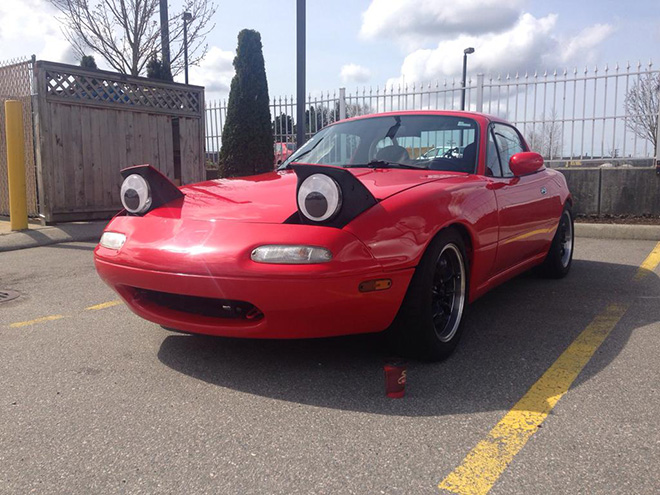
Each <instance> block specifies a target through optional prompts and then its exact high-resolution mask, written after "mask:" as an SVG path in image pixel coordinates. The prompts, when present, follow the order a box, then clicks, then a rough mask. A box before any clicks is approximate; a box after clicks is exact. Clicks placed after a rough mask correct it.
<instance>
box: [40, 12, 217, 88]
mask: <svg viewBox="0 0 660 495" xmlns="http://www.w3.org/2000/svg"><path fill="white" fill-rule="evenodd" d="M49 1H50V3H52V4H53V5H54V6H55V7H56V8H57V9H58V10H59V11H60V12H62V14H63V16H62V17H61V18H60V19H59V20H60V22H61V23H62V25H63V32H64V36H66V38H67V40H68V41H69V42H70V43H71V45H72V46H73V48H74V49H75V51H76V52H77V54H78V55H79V56H82V55H84V54H86V53H88V52H89V51H90V50H92V51H94V52H96V53H98V54H99V55H100V56H101V57H103V58H104V59H105V60H106V61H107V62H108V64H109V65H110V66H111V67H112V68H113V69H114V70H116V71H118V72H121V73H124V74H131V75H133V76H139V75H140V74H142V73H143V71H144V69H145V67H146V65H147V62H148V61H149V60H150V59H151V58H153V57H154V56H155V55H156V53H158V52H159V51H160V30H159V27H160V26H159V21H158V13H159V10H158V7H159V0H49ZM216 9H217V7H216V5H215V4H214V3H213V1H212V0H185V1H184V3H183V7H182V9H181V11H180V12H177V13H175V14H174V15H171V16H170V22H169V29H170V47H171V48H170V51H171V59H170V66H171V71H172V75H176V74H178V73H179V72H181V71H182V70H183V64H184V61H183V12H190V13H191V14H192V20H191V21H188V63H189V65H197V64H198V63H199V61H200V60H202V59H203V58H204V56H205V55H206V52H207V49H208V45H206V43H205V40H206V35H207V34H208V33H209V32H210V31H211V30H212V29H213V28H214V27H215V24H212V23H211V18H212V17H213V14H215V11H216Z"/></svg>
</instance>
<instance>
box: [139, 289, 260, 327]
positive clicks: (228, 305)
mask: <svg viewBox="0 0 660 495" xmlns="http://www.w3.org/2000/svg"><path fill="white" fill-rule="evenodd" d="M135 293H136V297H138V298H142V299H146V300H148V301H150V302H152V303H154V304H157V305H159V306H164V307H166V308H169V309H173V310H175V311H180V312H182V313H191V314H195V315H200V316H210V317H212V318H227V319H234V320H250V321H257V320H260V319H262V318H263V317H264V314H263V313H262V312H261V311H260V310H259V309H258V308H257V307H256V306H255V305H254V304H251V303H249V302H245V301H233V300H230V299H215V298H212V297H197V296H187V295H182V294H170V293H169V292H159V291H155V290H148V289H137V288H136V289H135Z"/></svg>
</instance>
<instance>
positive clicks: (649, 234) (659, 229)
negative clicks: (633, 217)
mask: <svg viewBox="0 0 660 495" xmlns="http://www.w3.org/2000/svg"><path fill="white" fill-rule="evenodd" d="M575 237H590V238H592V239H628V240H640V241H660V225H628V224H614V223H612V224H610V223H579V222H576V223H575Z"/></svg>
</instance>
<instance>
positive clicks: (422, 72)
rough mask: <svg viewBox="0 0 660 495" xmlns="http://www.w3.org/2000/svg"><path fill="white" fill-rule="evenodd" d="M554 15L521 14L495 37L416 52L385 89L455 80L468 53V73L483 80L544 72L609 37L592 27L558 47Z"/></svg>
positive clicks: (464, 38) (467, 38)
mask: <svg viewBox="0 0 660 495" xmlns="http://www.w3.org/2000/svg"><path fill="white" fill-rule="evenodd" d="M557 19H558V17H557V15H556V14H549V15H547V16H545V17H541V18H536V17H534V16H533V15H531V14H528V13H525V14H522V15H521V16H520V17H519V19H518V21H517V22H516V24H515V25H514V26H513V27H512V28H511V29H509V30H507V31H504V32H501V33H488V34H485V35H482V36H472V35H466V34H463V35H459V36H457V37H455V38H453V39H451V40H445V41H441V42H439V43H438V45H437V47H436V48H433V49H418V50H415V51H413V52H412V53H410V54H409V55H408V56H406V58H405V59H404V61H403V64H402V66H401V75H400V76H399V77H397V78H393V79H390V80H389V81H388V82H387V84H388V86H390V85H396V84H398V83H400V82H401V81H402V80H404V79H405V81H406V82H413V81H417V82H427V81H432V80H436V79H439V78H440V79H443V78H451V77H459V76H460V73H461V70H462V64H463V50H464V49H465V48H467V47H470V46H471V47H474V48H475V52H474V53H473V54H471V55H469V56H468V57H469V58H468V69H469V73H470V74H472V75H473V76H474V74H476V73H479V72H482V73H485V74H487V75H497V74H503V75H504V74H507V73H516V72H524V71H527V70H529V71H533V70H536V69H541V70H542V69H546V68H550V67H553V66H557V65H563V64H566V63H570V62H572V61H576V62H580V63H584V61H585V58H584V52H585V51H589V52H592V53H593V51H594V50H595V49H596V47H597V46H598V44H600V43H601V42H602V41H603V40H604V39H605V38H606V37H607V36H608V35H609V34H610V33H611V32H612V28H611V27H610V26H609V25H595V26H591V27H589V28H586V29H585V30H583V31H582V32H581V33H580V34H579V35H577V36H576V37H574V38H571V39H569V40H567V41H565V42H562V41H560V40H559V39H558V37H557V36H556V35H555V34H554V30H555V27H556V24H557Z"/></svg>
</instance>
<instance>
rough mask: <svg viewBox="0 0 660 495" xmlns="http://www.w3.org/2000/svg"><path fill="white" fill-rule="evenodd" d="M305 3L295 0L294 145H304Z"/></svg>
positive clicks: (302, 0) (301, 0)
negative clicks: (295, 126)
mask: <svg viewBox="0 0 660 495" xmlns="http://www.w3.org/2000/svg"><path fill="white" fill-rule="evenodd" d="M305 1H306V0H296V122H297V123H298V127H297V129H296V130H297V132H296V145H297V147H298V148H300V147H301V146H302V145H303V144H304V143H305Z"/></svg>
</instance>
